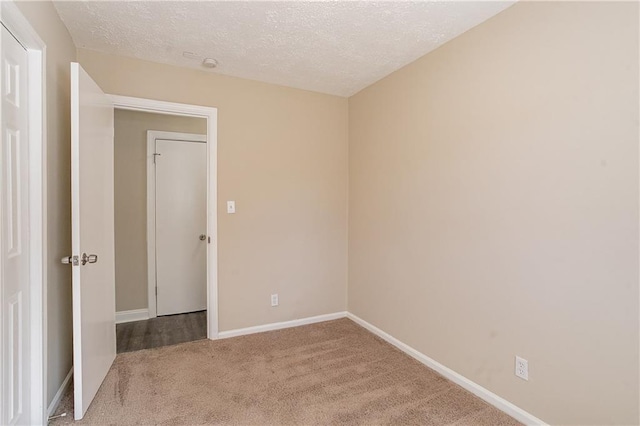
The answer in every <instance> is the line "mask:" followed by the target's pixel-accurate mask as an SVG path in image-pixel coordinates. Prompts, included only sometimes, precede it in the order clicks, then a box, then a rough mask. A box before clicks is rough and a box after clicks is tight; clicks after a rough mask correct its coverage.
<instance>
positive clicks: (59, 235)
mask: <svg viewBox="0 0 640 426" xmlns="http://www.w3.org/2000/svg"><path fill="white" fill-rule="evenodd" d="M16 4H17V6H18V8H19V9H20V11H21V12H22V13H23V14H24V15H25V16H26V18H27V19H28V20H29V22H30V23H31V25H32V26H33V28H34V29H35V30H36V32H37V33H38V35H39V36H40V38H41V39H42V41H44V43H45V44H46V45H47V54H46V61H47V70H46V74H47V81H46V85H47V167H48V170H47V180H48V183H47V191H48V194H47V196H48V202H47V219H48V222H47V225H48V234H47V238H48V245H47V250H48V259H47V264H46V271H47V272H46V273H47V333H48V344H47V402H50V401H51V400H52V399H53V396H54V395H55V393H56V392H57V390H58V388H59V387H60V385H61V384H62V381H63V380H64V378H65V376H66V375H67V373H68V372H69V370H70V369H71V364H72V356H71V340H72V335H71V331H72V330H71V328H72V325H71V269H70V268H69V267H68V266H64V265H62V264H61V263H60V259H61V258H62V257H63V256H68V255H69V253H70V252H71V192H70V189H71V176H70V158H71V154H70V147H69V138H70V127H71V126H70V122H69V114H70V106H69V94H70V83H69V74H70V71H69V69H70V66H69V63H70V62H71V61H74V60H75V58H76V48H75V46H74V44H73V41H72V40H71V37H70V36H69V33H68V32H67V29H66V27H65V26H64V25H63V24H62V21H60V18H59V17H58V13H57V12H56V11H55V9H54V7H53V5H52V3H51V2H17V3H16Z"/></svg>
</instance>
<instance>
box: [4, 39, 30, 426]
mask: <svg viewBox="0 0 640 426" xmlns="http://www.w3.org/2000/svg"><path fill="white" fill-rule="evenodd" d="M1 31H2V37H1V38H2V64H1V66H2V85H1V86H2V114H1V115H2V120H1V123H2V124H1V129H2V150H1V151H0V159H1V161H0V164H1V166H0V172H1V175H0V183H1V185H0V194H1V197H0V206H1V208H0V218H1V220H0V222H1V224H2V226H1V228H0V235H1V236H2V238H1V240H2V244H1V251H0V253H1V257H0V271H1V274H2V296H1V297H0V300H2V308H1V312H2V321H1V323H2V351H3V353H2V376H1V378H2V380H1V381H0V383H2V389H1V391H0V395H1V396H2V408H1V409H0V414H1V417H0V424H31V422H32V421H31V407H30V399H31V398H30V396H31V395H30V381H31V376H30V368H29V367H30V365H29V360H30V358H31V340H30V334H31V333H30V323H31V321H30V276H29V274H30V270H29V269H30V268H29V267H30V264H29V259H30V244H29V134H28V130H29V129H28V123H29V114H28V96H27V94H28V91H27V81H28V80H27V78H28V73H27V63H28V57H27V51H26V49H25V48H24V47H22V46H21V45H20V43H18V41H17V40H16V39H15V38H14V37H13V36H12V35H11V34H10V33H9V31H7V30H6V29H5V28H4V27H1Z"/></svg>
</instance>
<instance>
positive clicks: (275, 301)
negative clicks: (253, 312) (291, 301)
mask: <svg viewBox="0 0 640 426" xmlns="http://www.w3.org/2000/svg"><path fill="white" fill-rule="evenodd" d="M271 306H278V294H277V293H276V294H272V295H271Z"/></svg>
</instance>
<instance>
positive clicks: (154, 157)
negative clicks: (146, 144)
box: [153, 152, 162, 164]
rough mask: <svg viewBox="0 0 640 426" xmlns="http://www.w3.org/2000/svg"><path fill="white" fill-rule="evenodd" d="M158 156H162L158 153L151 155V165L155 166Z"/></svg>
mask: <svg viewBox="0 0 640 426" xmlns="http://www.w3.org/2000/svg"><path fill="white" fill-rule="evenodd" d="M159 155H162V154H160V153H159V152H154V153H153V164H156V157H158V156H159Z"/></svg>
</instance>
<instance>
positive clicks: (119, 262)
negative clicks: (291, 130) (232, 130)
mask: <svg viewBox="0 0 640 426" xmlns="http://www.w3.org/2000/svg"><path fill="white" fill-rule="evenodd" d="M147 130H162V131H166V132H179V133H196V134H203V135H206V134H207V120H205V119H204V118H192V117H180V116H175V115H165V114H152V113H146V112H139V111H127V110H116V111H115V135H114V144H115V152H114V162H115V164H114V167H115V220H116V224H115V229H116V311H118V312H120V311H128V310H132V309H146V308H147V305H148V300H147V288H148V287H147V285H148V284H147V282H148V281H147V279H148V278H147Z"/></svg>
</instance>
